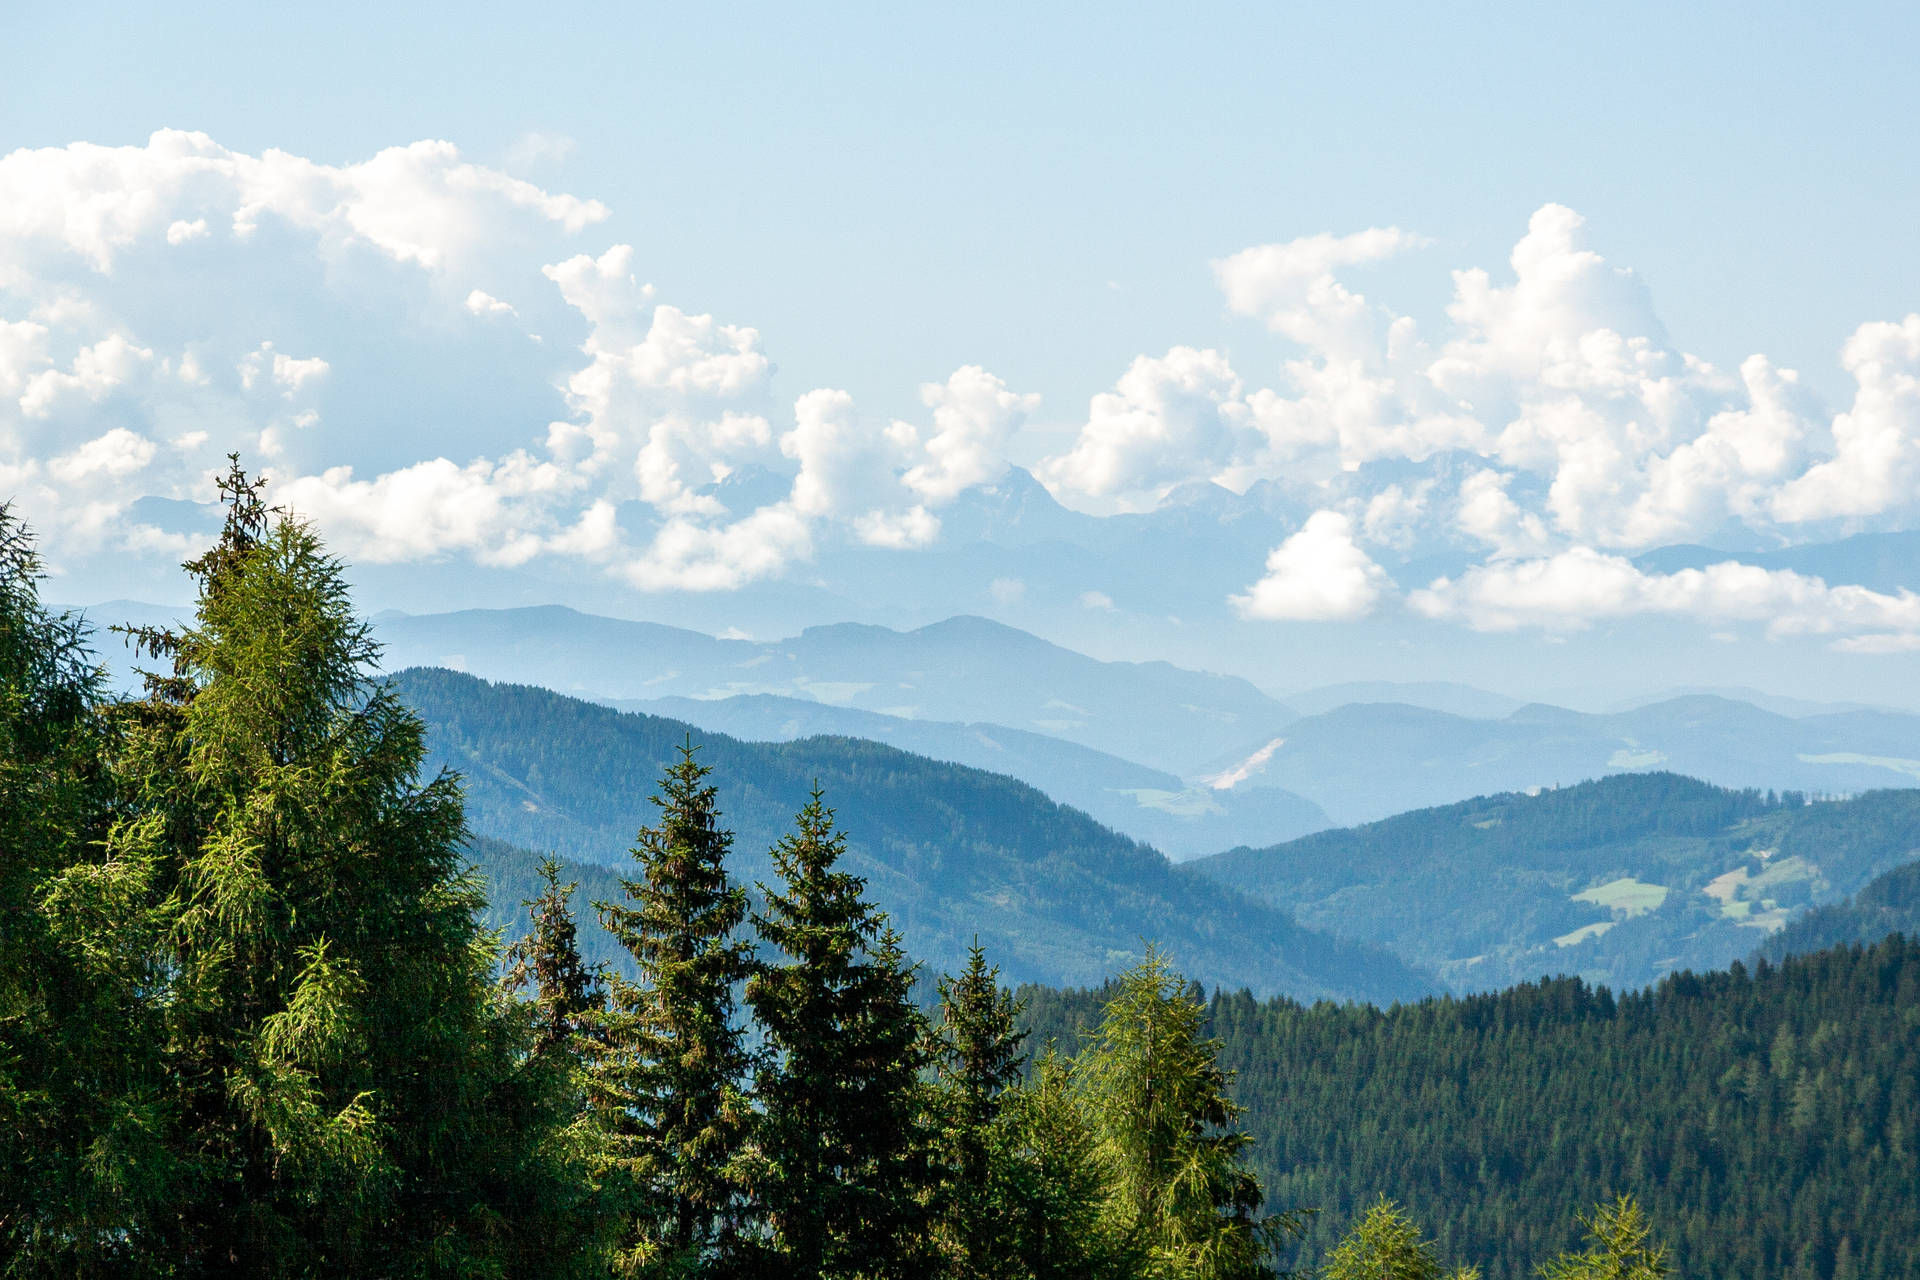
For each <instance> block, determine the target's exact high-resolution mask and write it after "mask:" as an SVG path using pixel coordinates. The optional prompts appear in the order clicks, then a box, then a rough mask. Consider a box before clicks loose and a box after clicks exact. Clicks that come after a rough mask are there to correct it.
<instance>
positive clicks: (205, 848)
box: [109, 462, 573, 1275]
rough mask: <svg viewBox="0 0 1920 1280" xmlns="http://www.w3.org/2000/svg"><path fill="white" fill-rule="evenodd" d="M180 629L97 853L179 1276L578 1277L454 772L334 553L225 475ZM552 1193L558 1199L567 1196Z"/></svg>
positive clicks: (251, 484)
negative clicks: (219, 522)
mask: <svg viewBox="0 0 1920 1280" xmlns="http://www.w3.org/2000/svg"><path fill="white" fill-rule="evenodd" d="M221 487H222V490H223V493H224V496H225V498H226V503H227V519H226V525H225V528H224V530H223V533H222V536H221V538H220V540H219V541H218V542H217V543H216V544H215V545H214V546H213V547H212V548H211V549H210V550H209V551H208V552H207V553H206V554H205V555H204V556H202V557H200V558H198V559H197V560H195V561H193V562H191V563H190V564H189V565H188V569H189V570H190V571H191V572H192V573H193V574H194V576H195V577H196V578H197V579H198V581H199V602H198V607H197V610H196V616H195V619H194V622H193V624H192V625H191V626H189V627H187V628H185V629H184V630H182V631H180V632H178V633H170V632H160V631H148V632H143V633H141V634H140V637H139V638H140V639H141V641H142V642H143V644H144V645H145V647H146V649H147V651H148V652H149V653H151V654H153V655H155V656H158V657H161V658H164V659H168V660H170V663H171V666H170V670H167V671H163V672H161V673H157V674H156V675H154V676H153V677H152V678H151V679H150V680H149V684H148V695H147V697H146V698H145V700H144V701H142V702H141V703H139V704H137V705H136V706H135V707H132V708H130V709H129V710H128V712H127V714H126V717H125V718H126V722H127V728H126V743H125V748H124V750H123V751H122V753H121V758H120V768H121V770H122V772H123V774H124V776H125V778H126V781H127V788H128V791H129V797H128V800H127V803H126V816H124V817H123V818H122V820H121V821H120V822H119V823H118V824H117V826H116V827H115V829H114V831H113V833H112V837H111V839H110V842H109V862H110V864H111V863H115V862H118V863H121V864H124V865H127V866H134V867H141V868H145V869H146V875H147V877H148V886H149V899H148V900H149V902H150V903H151V904H152V908H151V909H152V911H153V913H154V914H155V916H156V917H157V920H158V925H157V929H156V932H155V934H154V937H155V940H156V947H155V971H156V973H158V974H159V975H161V976H162V977H163V979H164V983H165V992H164V995H165V999H164V1010H165V1033H166V1043H165V1046H164V1051H163V1061H164V1069H165V1074H166V1077H167V1080H168V1082H169V1086H170V1090H171V1093H170V1096H169V1097H168V1099H167V1104H168V1107H169V1109H170V1112H171V1114H170V1115H169V1116H168V1117H167V1119H168V1121H169V1125H168V1128H167V1131H166V1142H167V1145H168V1147H169V1150H170V1153H171V1155H172V1157H173V1159H174V1160H175V1162H176V1163H177V1164H178V1166H180V1168H181V1170H182V1173H181V1176H178V1177H176V1178H175V1179H174V1180H173V1185H172V1188H171V1195H170V1202H169V1204H168V1206H167V1210H168V1211H167V1213H166V1215H165V1216H164V1218H157V1219H156V1224H155V1226H154V1229H153V1231H152V1232H151V1239H150V1240H149V1241H148V1242H147V1243H148V1245H149V1251H148V1252H149V1261H150V1262H151V1263H153V1264H155V1265H159V1264H164V1265H165V1266H166V1267H167V1268H168V1269H170V1270H171V1271H173V1272H174V1273H176V1274H182V1275H209V1274H231V1273H233V1272H234V1271H237V1270H238V1271H248V1272H256V1273H262V1274H282V1273H287V1272H291V1271H295V1270H303V1271H312V1272H317V1273H328V1274H398V1273H402V1272H406V1273H413V1272H420V1273H454V1272H468V1273H472V1272H480V1271H486V1270H504V1271H508V1272H513V1273H520V1274H543V1273H555V1274H558V1273H563V1272H564V1271H565V1270H566V1269H567V1268H568V1266H569V1264H570V1262H571V1261H572V1258H571V1257H570V1253H569V1250H570V1247H571V1241H572V1239H573V1236H572V1235H571V1234H567V1235H565V1236H562V1235H561V1234H560V1233H558V1232H557V1230H556V1228H557V1226H558V1225H560V1224H562V1223H565V1222H568V1221H570V1220H571V1214H572V1213H573V1198H572V1197H571V1196H570V1195H568V1194H565V1189H566V1187H567V1185H568V1182H569V1176H568V1170H567V1169H566V1168H565V1167H561V1166H556V1165H554V1164H553V1163H552V1162H551V1161H550V1160H549V1159H548V1155H549V1154H550V1152H551V1147H550V1146H549V1144H548V1143H547V1141H546V1139H547V1134H546V1133H545V1132H544V1130H543V1127H542V1124H541V1123H540V1121H541V1120H542V1115H541V1113H540V1111H539V1110H538V1109H537V1108H534V1107H530V1106H529V1105H527V1100H526V1099H525V1098H524V1096H522V1095H520V1094H518V1093H517V1091H516V1090H515V1088H514V1087H513V1086H514V1072H515V1058H516V1051H517V1046H516V1038H515V1035H514V1032H513V1028H512V1026H511V1025H510V1023H508V1022H507V1020H506V1019H504V1018H503V1017H502V1016H501V1012H500V1010H499V1007H498V1005H497V1003H496V1001H495V999H494V996H493V977H492V970H493V965H494V959H495V956H494V950H493V945H492V942H491V940H490V938H489V937H488V936H487V935H485V934H483V933H482V932H481V931H480V930H479V928H478V926H477V924H476V921H475V912H476V910H477V909H478V908H479V907H480V905H481V904H482V902H483V898H482V895H481V892H480V889H479V886H478V884H477V882H476V881H475V880H474V879H473V878H472V877H471V875H470V874H469V873H468V872H467V870H466V869H465V866H464V859H463V857H462V855H461V846H462V843H463V841H464V838H465V834H466V833H465V825H464V821H463V815H462V804H461V798H460V794H459V790H458V787H457V785H456V782H455V780H454V779H453V778H452V777H451V776H449V775H444V774H443V775H441V776H439V777H437V778H434V779H431V780H429V781H426V782H425V783H421V782H420V781H418V778H417V774H418V770H419V767H420V764H421V761H422V759H423V756H424V752H425V744H424V740H423V730H422V727H421V725H420V722H419V721H418V719H417V718H415V717H414V716H413V715H412V713H411V712H409V711H408V710H406V708H404V707H402V706H401V705H400V704H399V703H398V702H397V701H396V700H395V699H394V698H393V697H392V696H391V694H390V693H389V692H388V691H387V690H386V688H385V687H384V686H383V685H381V684H380V683H378V682H377V680H376V679H375V678H374V671H375V667H376V663H377V658H378V653H377V649H376V647H375V645H374V642H373V640H372V638H371V635H370V633H369V630H368V627H367V625H366V624H365V623H364V622H362V621H360V620H359V619H358V618H357V617H356V616H355V615H354V613H353V610H352V605H351V602H350V600H349V597H348V593H347V589H346V586H345V582H344V580H343V576H342V571H341V567H340V565H339V563H338V562H337V561H335V560H333V559H332V558H331V557H329V556H327V555H326V554H325V552H324V551H323V550H322V548H321V546H320V543H319V541H318V539H317V538H316V537H315V535H314V534H313V532H312V531H311V530H310V529H309V528H307V527H306V526H304V525H302V524H300V523H299V522H298V521H296V520H294V519H292V518H290V517H286V516H280V517H279V518H277V519H274V518H272V513H270V512H268V511H267V510H266V509H265V507H264V504H263V502H262V499H261V496H260V491H259V485H258V482H257V481H255V480H253V479H251V478H249V477H248V476H246V475H245V473H244V472H242V471H241V469H240V468H239V466H238V463H237V462H236V463H235V464H234V466H233V467H232V469H231V470H230V471H229V473H228V475H227V476H226V477H225V478H224V479H223V481H222V482H221ZM556 1188H559V1189H560V1190H561V1192H562V1194H560V1195H559V1197H558V1200H557V1201H556V1198H555V1189H556Z"/></svg>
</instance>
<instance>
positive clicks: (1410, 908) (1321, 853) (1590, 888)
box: [1185, 772, 1920, 991]
mask: <svg viewBox="0 0 1920 1280" xmlns="http://www.w3.org/2000/svg"><path fill="white" fill-rule="evenodd" d="M1916 860H1920V790H1892V791H1870V792H1866V793H1864V794H1862V795H1858V796H1853V797H1849V798H1847V799H1842V800H1824V801H1816V802H1809V800H1808V798H1807V797H1806V796H1804V795H1799V794H1795V793H1792V792H1787V793H1781V794H1774V793H1767V792H1760V791H1735V790H1729V789H1727V788H1724V787H1716V786H1713V785H1710V784H1708V783H1705V782H1700V781H1698V780H1697V779H1693V778H1686V777H1681V776H1680V775H1678V774H1672V773H1660V772H1654V773H1625V774H1615V775H1612V776H1610V777H1605V778H1600V779H1597V780H1595V781H1591V782H1583V783H1580V784H1578V785H1575V786H1568V787H1561V788H1557V789H1553V790H1547V791H1541V792H1539V793H1537V794H1531V795H1528V794H1511V793H1510V794H1504V795H1494V796H1481V797H1478V798H1476V799H1472V800H1466V801H1462V802H1461V803H1459V804H1451V805H1443V806H1440V807H1437V808H1432V809H1419V810H1415V811H1413V812H1411V813H1404V814H1400V815H1398V816H1396V817H1392V818H1388V819H1385V820H1383V821H1380V822H1373V823H1368V824H1367V825H1365V826H1360V827H1353V828H1348V829H1344V830H1338V831H1322V832H1316V833H1315V834H1313V835H1309V836H1303V837H1301V838H1300V839H1298V840H1293V841H1289V842H1287V843H1285V844H1281V845H1275V846H1272V847H1269V848H1265V849H1234V850H1230V851H1228V852H1226V853H1221V854H1217V855H1215V856H1213V857H1210V858H1202V859H1200V860H1198V861H1196V862H1192V863H1188V864H1186V868H1185V869H1186V870H1188V872H1189V873H1190V874H1199V875H1204V876H1208V877H1210V878H1212V879H1214V880H1216V881H1218V882H1219V883H1221V884H1223V885H1226V886H1228V887H1231V888H1235V889H1239V890H1241V891H1242V892H1245V893H1249V894H1252V895H1254V896H1256V897H1259V898H1262V899H1264V900H1266V901H1267V902H1269V903H1272V904H1273V905H1274V906H1276V907H1280V908H1282V909H1284V910H1287V911H1291V912H1293V913H1295V914H1296V915H1297V916H1298V917H1299V918H1300V920H1301V921H1303V922H1304V923H1306V924H1309V925H1314V926H1317V927H1319V928H1322V929H1327V930H1329V931H1331V932H1333V933H1336V934H1340V935H1342V936H1347V937H1354V938H1360V939H1364V940H1367V941H1370V942H1376V943H1380V944H1382V945H1386V946H1389V947H1391V948H1392V949H1393V950H1394V951H1395V952H1396V953H1397V954H1399V955H1400V956H1401V957H1403V958H1404V959H1406V960H1408V961H1409V962H1410V963H1413V964H1416V965H1420V966H1423V967H1426V968H1428V969H1430V970H1431V971H1433V972H1436V973H1438V974H1439V975H1440V976H1441V977H1442V978H1444V979H1445V980H1446V981H1447V983H1448V985H1449V986H1450V987H1452V988H1453V989H1454V990H1456V991H1490V990H1497V989H1499V988H1502V987H1505V986H1508V985H1511V984H1512V983H1515V982H1520V981H1526V980H1528V979H1531V978H1535V977H1538V976H1539V975H1541V974H1543V973H1574V974H1579V975H1580V976H1582V977H1584V978H1586V979H1587V980H1588V981H1589V982H1592V983H1597V984H1605V985H1608V986H1611V987H1614V988H1615V989H1626V988H1633V987H1642V986H1646V985H1648V984H1649V983H1651V982H1653V981H1655V980H1656V979H1658V978H1659V977H1660V976H1661V975H1662V974H1665V973H1670V972H1674V971H1676V970H1680V969H1689V968H1690V969H1695V970H1703V969H1714V968H1721V967H1724V966H1725V965H1727V964H1730V963H1732V962H1733V961H1734V960H1736V959H1740V958H1742V957H1744V956H1746V955H1748V954H1750V953H1751V952H1753V951H1754V949H1755V948H1756V947H1757V946H1759V945H1760V943H1761V942H1762V940H1764V939H1765V938H1766V936H1767V934H1768V932H1769V931H1770V930H1773V929H1777V928H1779V927H1780V926H1781V925H1783V924H1785V923H1787V921H1788V920H1789V919H1790V918H1791V917H1792V916H1793V915H1794V914H1795V913H1796V912H1799V911H1801V910H1803V909H1805V908H1806V907H1808V906H1817V905H1824V904H1828V903H1831V902H1832V901H1834V900H1835V899H1837V898H1839V897H1841V896H1843V895H1845V894H1848V893H1852V892H1855V891H1856V890H1859V889H1861V888H1862V887H1863V886H1865V885H1866V884H1867V882H1868V881H1870V880H1871V879H1873V877H1875V876H1877V875H1879V874H1881V873H1882V872H1884V871H1887V870H1890V869H1892V868H1894V867H1897V866H1899V865H1901V864H1903V863H1909V862H1913V861H1916Z"/></svg>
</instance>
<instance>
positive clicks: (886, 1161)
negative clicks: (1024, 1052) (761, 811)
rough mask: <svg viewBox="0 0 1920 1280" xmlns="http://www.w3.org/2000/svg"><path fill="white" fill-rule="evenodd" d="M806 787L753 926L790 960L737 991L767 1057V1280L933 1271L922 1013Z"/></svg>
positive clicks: (905, 1279) (763, 1149)
mask: <svg viewBox="0 0 1920 1280" xmlns="http://www.w3.org/2000/svg"><path fill="white" fill-rule="evenodd" d="M845 851H846V837H845V836H844V835H842V834H841V833H840V832H838V831H836V830H835V829H834V825H833V811H832V810H831V809H828V808H827V807H826V806H825V805H824V804H823V803H822V801H821V796H820V792H819V791H818V789H816V790H815V791H814V793H813V796H812V798H811V800H810V801H809V802H808V804H807V806H806V808H804V809H803V810H801V812H800V814H799V816H798V818H796V820H795V824H794V830H793V832H792V833H791V834H789V835H787V836H786V837H785V838H783V839H782V840H781V841H780V843H779V844H778V845H777V846H776V847H775V848H774V850H773V862H774V867H775V869H776V871H777V872H778V873H779V876H780V880H781V883H780V886H779V887H778V888H768V887H766V886H762V891H763V893H764V894H765V897H766V904H767V909H766V913H765V914H764V915H756V916H755V919H754V923H755V924H756V926H757V927H758V929H759V931H760V936H761V937H762V938H763V939H764V940H765V941H766V942H767V943H768V944H769V947H770V948H771V949H773V950H774V951H777V953H778V954H779V955H781V956H784V957H785V958H786V959H787V961H788V963H786V964H772V965H770V966H769V967H767V968H764V969H763V970H762V971H761V972H760V973H758V974H757V975H756V976H755V977H754V979H753V981H752V982H751V983H750V984H749V985H748V988H747V999H748V1001H749V1003H750V1004H751V1005H752V1007H753V1011H754V1013H755V1014H756V1015H757V1016H758V1018H759V1020H760V1024H761V1026H762V1027H763V1028H764V1030H765V1033H766V1039H767V1046H768V1050H769V1052H770V1055H771V1057H770V1060H769V1061H768V1062H767V1063H766V1064H765V1066H764V1067H763V1068H762V1070H761V1072H760V1075H759V1081H758V1084H759V1089H758V1092H759V1097H760V1100H761V1104H762V1106H763V1107H764V1108H765V1112H766V1114H765V1119H764V1121H763V1124H762V1128H761V1137H760V1142H759V1159H758V1161H757V1164H756V1168H755V1177H754V1180H755V1190H756V1199H757V1201H758V1203H759V1205H760V1206H761V1208H762V1209H763V1211H764V1213H765V1214H766V1218H767V1223H768V1226H769V1229H770V1233H771V1234H770V1241H769V1243H770V1246H771V1256H770V1257H768V1258H767V1259H765V1261H764V1263H763V1266H764V1268H765V1270H766V1271H767V1272H768V1273H770V1274H779V1275H783V1276H790V1277H796V1278H798V1277H806V1278H807V1280H814V1278H815V1277H854V1276H859V1277H871V1278H872V1280H893V1278H895V1277H897V1278H899V1280H910V1278H914V1277H920V1276H924V1275H927V1274H930V1273H931V1271H932V1269H933V1267H934V1259H933V1257H932V1241H931V1227H932V1222H931V1211H930V1207H929V1204H928V1200H929V1193H930V1189H931V1188H930V1184H931V1182H932V1168H931V1151H930V1145H931V1134H930V1133H929V1132H928V1127H927V1123H926V1119H925V1106H926V1098H925V1089H924V1087H923V1085H922V1083H921V1080H920V1072H921V1069H922V1068H923V1067H924V1066H925V1065H926V1063H927V1060H928V1051H927V1026H926V1018H925V1016H924V1015H923V1014H921V1013H920V1011H919V1009H918V1008H916V1007H915V1005H914V1003H913V999H912V994H913V968H912V966H911V965H910V964H909V963H908V962H907V959H906V956H905V955H904V954H903V952H902V951H901V948H900V940H899V937H898V935H896V934H895V933H894V932H893V930H892V929H890V928H889V927H888V926H887V922H886V916H885V914H884V913H882V912H880V911H879V910H877V909H876V908H875V907H874V906H873V905H872V904H871V903H869V902H868V901H867V900H866V898H865V897H864V893H865V890H866V882H865V881H864V880H862V879H861V878H860V877H859V876H855V875H850V874H848V873H846V872H844V871H840V870H837V869H836V868H837V864H838V863H839V860H840V858H841V856H842V854H844V853H845Z"/></svg>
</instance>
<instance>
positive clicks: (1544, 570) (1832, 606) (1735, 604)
mask: <svg viewBox="0 0 1920 1280" xmlns="http://www.w3.org/2000/svg"><path fill="white" fill-rule="evenodd" d="M1408 603H1409V604H1410V605H1411V606H1412V608H1413V609H1414V610H1415V611H1416V612H1418V613H1422V614H1424V615H1426V616H1428V617H1430V618H1438V619H1450V620H1456V621H1462V622H1465V623H1466V624H1467V625H1469V626H1471V627H1473V628H1474V629H1476V630H1480V631H1512V630H1518V629H1521V628H1528V627H1532V628H1539V629H1542V630H1547V631H1562V632H1564V631H1577V630H1582V629H1584V628H1586V627H1588V626H1591V625H1592V624H1593V623H1594V622H1595V621H1604V620H1611V619H1618V618H1629V617H1636V616H1640V615H1643V614H1654V615H1670V616H1680V617H1689V618H1693V619H1696V620H1699V621H1702V622H1707V623H1725V622H1760V623H1765V624H1766V628H1767V630H1768V631H1769V632H1770V633H1772V634H1775V635H1832V636H1842V637H1852V639H1850V640H1848V641H1846V642H1845V644H1846V647H1850V648H1853V649H1856V650H1861V649H1865V650H1868V651H1877V650H1876V646H1878V650H1884V649H1885V648H1886V647H1889V646H1892V647H1904V644H1905V641H1904V639H1902V638H1901V637H1906V636H1911V635H1916V634H1920V596H1917V595H1915V594H1913V593H1912V592H1910V591H1901V592H1898V593H1894V594H1889V593H1885V592H1879V591H1871V590H1868V589H1867V588H1865V587H1860V586H1853V585H1841V586H1829V585H1827V583H1825V582H1823V581H1822V580H1820V579H1819V578H1811V577H1807V576H1804V575H1802V574H1797V573H1793V572H1790V571H1788V570H1785V569H1763V568H1760V567H1758V566H1755V565H1748V564H1740V563H1737V562H1734V561H1726V562H1723V563H1720V564H1713V565H1709V566H1707V567H1706V568H1704V569H1683V570H1680V571H1678V572H1676V573H1669V574H1657V573H1646V572H1644V571H1642V570H1641V569H1640V568H1638V567H1637V566H1635V565H1634V564H1633V562H1632V561H1630V560H1627V559H1625V558H1624V557H1621V556H1615V555H1607V554H1604V553H1602V552H1600V551H1596V550H1594V549H1593V548H1591V547H1574V548H1571V549H1569V550H1566V551H1562V552H1560V553H1558V554H1556V555H1552V556H1546V557H1541V558H1538V559H1533V560H1523V561H1516V562H1512V563H1507V564H1495V565H1482V566H1479V567H1476V568H1473V569H1469V570H1468V571H1467V572H1466V573H1464V574H1462V575H1461V576H1460V577H1459V578H1458V579H1448V578H1441V579H1438V580H1436V581H1435V582H1434V583H1433V584H1432V585H1431V586H1429V587H1427V588H1425V589H1424V590H1421V591H1416V592H1414V593H1413V594H1412V595H1410V596H1409V597H1408Z"/></svg>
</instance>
